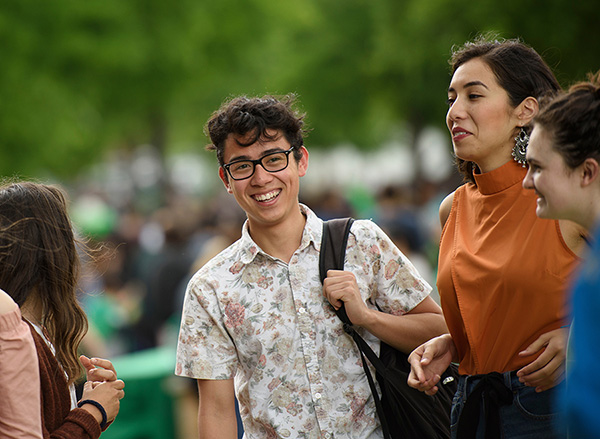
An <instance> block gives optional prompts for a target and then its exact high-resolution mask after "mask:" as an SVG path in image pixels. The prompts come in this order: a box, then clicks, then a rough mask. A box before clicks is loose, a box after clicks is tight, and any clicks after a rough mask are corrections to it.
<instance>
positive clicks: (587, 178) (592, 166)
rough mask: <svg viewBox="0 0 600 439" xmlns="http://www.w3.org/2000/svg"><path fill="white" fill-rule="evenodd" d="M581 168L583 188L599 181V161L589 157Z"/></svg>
mask: <svg viewBox="0 0 600 439" xmlns="http://www.w3.org/2000/svg"><path fill="white" fill-rule="evenodd" d="M580 167H581V171H582V176H581V186H589V185H590V184H592V183H593V182H594V181H596V180H597V179H598V175H599V174H600V164H598V160H596V159H594V158H591V157H588V158H587V159H585V161H584V162H583V163H582V164H581V165H580Z"/></svg>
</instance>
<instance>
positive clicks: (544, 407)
mask: <svg viewBox="0 0 600 439" xmlns="http://www.w3.org/2000/svg"><path fill="white" fill-rule="evenodd" d="M451 64H452V79H451V82H450V86H449V88H448V104H449V109H448V113H447V117H446V122H447V126H448V129H449V131H450V134H451V136H452V143H453V147H454V153H455V155H456V158H457V163H458V167H459V170H460V171H461V172H462V173H463V175H464V177H465V180H466V183H465V184H464V185H463V186H461V187H459V188H458V189H457V190H456V191H455V192H453V193H452V194H450V195H449V196H448V197H447V198H446V199H445V200H444V201H443V202H442V204H441V206H440V221H441V224H442V227H443V231H442V238H441V243H440V257H439V270H438V280H437V285H438V290H439V293H440V298H441V304H442V308H443V310H444V316H445V318H446V323H447V325H448V328H449V330H450V335H443V336H441V337H438V338H436V339H434V340H431V341H430V342H428V343H426V344H424V345H423V346H420V347H419V348H418V349H416V350H415V351H414V352H413V353H412V354H411V357H410V361H411V365H412V372H411V376H410V377H409V384H410V385H412V386H414V387H416V388H419V389H421V390H423V391H425V392H427V393H434V392H435V391H436V389H437V388H436V387H435V384H436V382H437V380H439V374H440V371H442V370H444V369H445V368H446V367H447V366H448V364H449V363H450V362H451V361H456V362H459V363H460V366H459V373H460V374H461V377H460V380H459V386H458V387H459V390H458V395H459V398H458V399H455V401H454V405H453V409H452V416H451V419H452V434H453V436H454V437H478V438H483V437H486V438H487V437H500V435H501V437H504V438H511V437H545V438H552V437H560V436H561V434H560V433H559V432H555V431H554V432H553V427H554V426H553V423H554V421H555V418H556V416H555V413H556V410H554V408H553V407H552V405H553V400H554V393H555V389H554V386H555V385H556V384H557V383H559V382H560V381H561V380H562V378H563V370H564V366H563V363H564V357H565V345H566V337H567V329H565V328H562V326H563V325H565V323H566V322H567V320H568V317H567V307H566V300H567V295H566V288H567V279H568V278H569V276H570V274H571V272H572V271H573V269H574V267H575V265H576V262H577V260H578V258H577V256H576V254H575V251H577V250H579V249H580V247H581V246H582V243H583V239H582V237H581V234H580V230H579V229H578V228H577V227H576V226H575V225H574V224H572V223H569V222H565V221H548V220H542V219H539V218H538V217H537V216H536V215H535V209H534V207H535V203H536V197H535V194H533V193H532V192H531V191H527V190H525V189H523V188H522V186H521V182H522V180H523V177H524V176H525V174H526V169H525V168H524V167H523V166H524V163H525V147H526V143H527V139H528V131H529V130H528V126H529V124H530V122H531V120H532V119H533V117H534V116H535V115H536V114H537V112H538V108H539V104H538V99H539V98H540V97H542V96H543V95H545V94H547V93H554V92H556V91H558V90H559V88H560V87H559V84H558V82H557V81H556V79H555V77H554V75H553V74H552V72H551V70H550V69H549V68H548V66H547V65H546V64H545V62H544V61H543V60H542V58H541V57H540V56H539V55H538V54H537V53H536V52H535V51H534V50H533V49H532V48H530V47H528V46H527V45H525V44H523V43H522V42H520V41H518V40H505V41H492V40H490V39H486V38H478V39H477V40H475V41H473V42H468V43H466V44H465V45H464V46H462V47H460V48H457V49H456V50H454V52H453V55H452V59H451ZM532 255H535V257H532ZM550 273H551V275H550ZM483 407H485V410H484V409H483ZM480 410H481V411H480ZM493 435H497V436H493Z"/></svg>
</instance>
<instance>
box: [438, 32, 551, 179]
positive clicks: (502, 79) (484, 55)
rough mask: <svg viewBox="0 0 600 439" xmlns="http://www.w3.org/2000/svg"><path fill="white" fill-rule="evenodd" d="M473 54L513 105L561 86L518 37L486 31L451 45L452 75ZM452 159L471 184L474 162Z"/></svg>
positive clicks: (539, 96)
mask: <svg viewBox="0 0 600 439" xmlns="http://www.w3.org/2000/svg"><path fill="white" fill-rule="evenodd" d="M475 58H479V59H481V60H482V61H483V62H485V63H486V64H487V65H488V66H489V67H490V69H492V72H494V75H495V76H496V79H497V80H498V84H500V86H501V87H502V88H503V89H504V90H506V93H507V94H508V97H509V100H510V103H511V105H512V106H513V107H517V106H518V105H519V104H520V103H521V102H522V101H523V100H524V99H526V98H528V97H529V96H532V97H534V98H536V99H541V98H542V97H544V96H546V95H551V94H554V93H556V92H558V91H559V90H560V89H561V88H560V84H559V83H558V80H557V79H556V77H555V76H554V73H552V70H551V69H550V67H548V65H547V64H546V62H545V61H544V60H543V59H542V57H541V56H540V55H539V54H538V53H537V52H536V51H535V50H534V49H533V48H531V47H530V46H528V45H526V44H525V43H523V42H522V41H521V40H520V39H497V38H496V37H495V36H494V35H493V34H487V35H480V36H478V37H477V38H475V39H474V40H473V41H469V42H466V43H465V44H463V45H462V46H458V47H457V46H454V47H453V48H452V56H451V58H450V60H449V63H450V65H451V73H452V75H454V73H455V72H456V70H457V69H458V68H459V67H460V66H462V65H463V64H465V63H466V62H468V61H471V60H472V59H475ZM455 160H456V165H457V167H458V170H459V171H460V173H461V174H462V175H463V178H464V180H465V181H468V182H471V183H473V184H475V178H474V177H473V171H474V167H475V166H476V165H475V163H473V162H468V161H465V160H462V159H460V158H458V157H456V158H455Z"/></svg>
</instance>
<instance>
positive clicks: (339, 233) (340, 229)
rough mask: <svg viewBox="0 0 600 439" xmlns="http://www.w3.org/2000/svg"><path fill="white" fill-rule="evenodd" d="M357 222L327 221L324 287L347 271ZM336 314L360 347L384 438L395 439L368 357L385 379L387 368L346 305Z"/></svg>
mask: <svg viewBox="0 0 600 439" xmlns="http://www.w3.org/2000/svg"><path fill="white" fill-rule="evenodd" d="M353 222H354V220H353V219H352V218H337V219H332V220H329V221H323V236H322V238H321V251H320V253H319V275H320V277H321V283H323V281H324V280H325V278H326V277H327V270H343V269H344V259H345V257H346V247H347V245H348V236H349V234H350V228H351V227H352V223H353ZM335 313H336V314H337V316H338V317H339V318H340V320H341V321H342V322H343V323H344V331H346V332H347V333H348V334H349V335H350V336H351V337H352V339H353V340H354V342H355V343H356V345H357V346H358V350H359V352H360V357H361V359H362V364H363V369H364V371H365V375H366V376H367V380H368V382H369V387H370V388H371V393H372V394H373V399H374V401H375V408H376V409H377V415H378V416H379V421H380V422H381V428H382V430H383V436H384V438H386V439H388V438H391V436H390V432H389V428H388V423H387V420H386V418H385V415H384V412H383V407H382V405H381V398H380V397H379V393H377V387H375V382H374V380H373V376H372V375H371V371H370V370H369V367H368V366H367V362H366V360H365V355H366V356H367V358H368V359H369V361H370V362H371V364H373V366H374V367H375V369H376V370H377V372H378V373H380V374H382V375H385V366H384V364H383V363H382V362H381V360H380V359H379V357H378V356H377V355H375V352H373V350H372V349H371V347H370V346H369V345H368V344H367V342H366V341H365V340H364V339H363V338H362V337H361V336H360V335H359V334H358V333H357V332H356V331H355V330H354V328H353V327H352V322H351V321H350V319H349V318H348V314H346V310H345V308H344V305H342V306H341V307H340V309H338V310H335Z"/></svg>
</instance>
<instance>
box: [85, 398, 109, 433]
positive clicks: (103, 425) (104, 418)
mask: <svg viewBox="0 0 600 439" xmlns="http://www.w3.org/2000/svg"><path fill="white" fill-rule="evenodd" d="M85 404H91V405H93V406H95V407H96V408H97V409H98V410H100V414H101V415H102V422H100V430H104V429H105V428H106V424H107V423H108V416H106V410H104V407H102V404H100V403H99V402H98V401H94V400H93V399H84V400H81V401H79V402H78V403H77V407H82V406H83V405H85Z"/></svg>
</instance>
